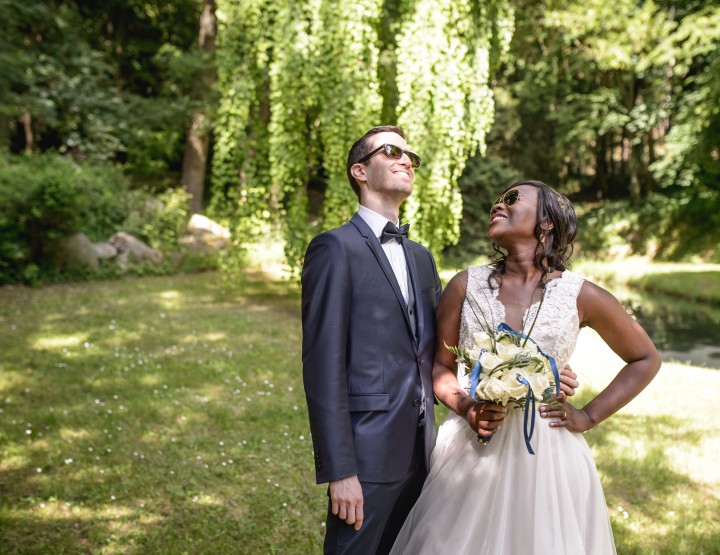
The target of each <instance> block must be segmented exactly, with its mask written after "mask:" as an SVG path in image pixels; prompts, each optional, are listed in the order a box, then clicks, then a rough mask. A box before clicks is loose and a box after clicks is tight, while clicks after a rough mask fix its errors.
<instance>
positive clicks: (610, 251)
mask: <svg viewBox="0 0 720 555" xmlns="http://www.w3.org/2000/svg"><path fill="white" fill-rule="evenodd" d="M692 193H693V194H692V195H691V196H687V195H685V194H676V195H675V196H674V197H668V196H666V195H660V194H654V195H651V196H649V197H648V198H646V199H644V200H643V201H642V202H641V203H630V202H628V201H613V202H604V203H602V204H601V205H598V206H595V207H592V208H590V209H588V210H582V211H579V231H578V241H577V243H578V245H579V246H580V249H581V252H582V253H583V254H584V255H586V256H587V255H590V256H596V257H600V258H611V257H616V256H625V255H628V254H641V255H648V256H651V257H653V258H657V259H658V260H670V261H683V260H694V259H697V258H700V259H702V260H705V261H708V262H717V261H719V260H720V249H719V248H718V247H719V246H720V245H719V243H718V239H717V238H718V235H717V230H718V229H720V227H719V226H720V193H718V192H716V191H708V190H697V189H695V190H693V192H692Z"/></svg>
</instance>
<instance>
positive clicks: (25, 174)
mask: <svg viewBox="0 0 720 555" xmlns="http://www.w3.org/2000/svg"><path fill="white" fill-rule="evenodd" d="M0 162H1V163H0V166H1V167H0V204H1V205H2V207H3V210H2V213H1V215H0V283H11V282H16V281H23V280H24V279H25V274H26V271H27V272H30V274H32V275H35V274H37V272H38V271H40V272H42V271H43V270H44V269H47V268H49V267H51V266H52V264H53V261H52V258H51V257H50V256H49V253H50V252H51V249H52V248H53V246H54V244H55V243H56V242H57V240H58V239H60V238H62V237H64V236H67V235H70V234H72V233H76V232H79V231H82V232H83V233H85V234H86V235H87V236H88V237H90V238H91V239H92V240H100V239H106V238H107V237H108V236H109V235H110V234H112V233H113V232H114V231H115V230H116V229H118V228H119V226H120V225H121V224H122V222H123V221H124V220H125V219H126V218H127V214H128V210H127V200H126V199H127V192H128V183H127V180H126V178H125V177H124V176H123V175H122V173H121V172H120V171H118V170H117V169H115V168H113V167H112V166H109V165H104V164H103V165H91V164H88V165H82V166H81V165H78V164H77V163H75V162H74V161H73V160H72V159H71V158H66V157H61V156H57V155H38V156H32V157H24V156H23V157H12V156H8V155H6V154H0Z"/></svg>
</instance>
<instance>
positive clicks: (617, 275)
mask: <svg viewBox="0 0 720 555" xmlns="http://www.w3.org/2000/svg"><path fill="white" fill-rule="evenodd" d="M573 270H574V271H577V272H578V273H580V274H583V275H586V276H589V277H593V278H595V279H600V280H602V281H606V282H610V283H621V284H626V285H631V286H633V287H637V288H640V289H644V290H645V291H648V292H651V293H664V294H666V295H670V296H674V297H680V298H683V299H687V300H694V301H699V302H706V303H709V304H713V305H716V306H720V264H701V263H697V264H692V263H685V264H675V263H662V262H648V261H647V260H645V259H643V258H627V259H625V260H621V261H614V262H599V261H593V260H584V259H581V260H579V262H578V263H577V264H576V265H575V266H573Z"/></svg>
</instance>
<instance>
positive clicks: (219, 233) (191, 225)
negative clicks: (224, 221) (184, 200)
mask: <svg viewBox="0 0 720 555" xmlns="http://www.w3.org/2000/svg"><path fill="white" fill-rule="evenodd" d="M187 232H188V233H187V235H185V236H184V237H182V238H181V239H180V243H181V244H182V245H184V246H185V247H187V248H189V249H192V250H195V251H198V252H205V253H213V252H218V251H220V250H222V249H223V248H225V246H226V245H227V244H228V242H229V241H230V230H228V229H227V228H225V227H223V226H221V225H220V224H219V223H217V222H215V221H213V220H211V219H210V218H208V217H207V216H203V215H201V214H193V215H192V217H191V218H190V221H189V222H188V225H187Z"/></svg>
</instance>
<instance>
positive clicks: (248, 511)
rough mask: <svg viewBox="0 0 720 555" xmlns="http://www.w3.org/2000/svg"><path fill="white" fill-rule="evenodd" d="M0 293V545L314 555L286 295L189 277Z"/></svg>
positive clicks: (295, 332)
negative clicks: (242, 548) (280, 454)
mask: <svg viewBox="0 0 720 555" xmlns="http://www.w3.org/2000/svg"><path fill="white" fill-rule="evenodd" d="M279 291H281V292H283V293H284V294H279ZM0 295H2V301H4V302H0V326H1V327H2V329H4V330H7V331H8V332H9V333H6V334H5V335H4V337H0V351H2V352H3V354H4V355H6V356H4V357H3V361H0V409H1V410H0V449H1V451H0V453H1V454H2V456H0V497H1V498H2V499H3V507H2V509H0V521H2V524H1V525H2V530H3V532H2V536H3V540H2V544H3V548H2V550H0V551H3V552H8V553H60V552H62V553H85V552H96V551H97V550H98V549H100V548H101V547H102V546H110V545H112V548H111V550H120V551H124V550H126V549H130V552H138V553H140V552H142V553H167V552H182V551H188V552H207V553H211V552H218V553H219V552H227V553H230V552H236V551H237V546H238V545H246V546H248V548H249V549H251V550H255V551H257V552H287V553H293V552H294V553H308V552H313V551H315V550H316V549H314V548H311V549H307V548H306V547H307V545H308V544H313V545H314V546H317V545H318V542H319V541H321V529H320V527H319V519H315V518H314V519H313V524H314V526H313V527H309V526H308V525H307V521H306V519H307V518H308V516H307V515H308V514H312V512H313V510H315V508H316V507H315V505H316V502H315V500H316V498H317V495H316V493H317V492H316V491H315V488H314V486H313V483H312V476H313V471H312V456H311V452H310V447H309V440H305V439H304V437H303V434H307V430H306V428H307V417H306V414H305V413H304V410H303V409H304V399H303V398H302V385H301V378H300V370H299V360H300V354H299V344H300V326H299V292H298V289H297V287H294V286H289V285H288V284H278V283H276V282H275V281H271V280H269V279H267V278H266V277H263V276H258V275H253V276H250V277H249V278H248V279H247V280H243V281H242V282H240V283H238V284H237V286H236V287H233V288H232V290H229V291H228V290H223V289H222V288H221V287H220V286H219V284H218V282H217V280H215V279H214V278H213V276H210V275H205V276H197V275H194V276H183V277H174V278H168V277H163V278H145V279H131V280H121V281H118V282H114V283H111V282H104V283H101V284H82V285H80V286H77V285H62V286H55V287H49V288H43V289H39V290H27V289H22V288H15V289H12V290H4V291H0ZM276 384H277V389H275V387H276ZM281 441H282V448H283V449H285V450H286V451H287V452H288V454H287V455H286V456H284V457H282V458H281V459H279V460H276V459H277V456H278V453H277V450H278V449H279V448H280V447H279V445H280V442H281ZM268 461H271V462H268ZM286 477H290V478H291V483H290V484H288V482H287V479H286ZM298 484H301V486H300V487H298ZM269 488H272V489H271V491H268V489H269ZM317 509H320V510H321V509H322V507H321V506H320V505H319V504H318V505H317ZM316 521H317V522H316ZM257 532H260V534H259V535H258V534H257ZM288 536H292V537H293V539H292V540H291V541H290V542H288ZM238 542H239V543H238ZM193 545H195V546H197V547H194V548H193V547H189V548H188V547H184V546H193ZM283 545H286V546H288V545H289V547H288V548H287V549H285V550H283V549H282V548H281V546H283ZM301 545H304V546H305V547H299V546H301ZM133 546H143V548H142V549H140V550H138V551H134V548H133ZM273 546H275V547H273ZM293 546H295V547H293ZM5 550H7V551H5Z"/></svg>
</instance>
